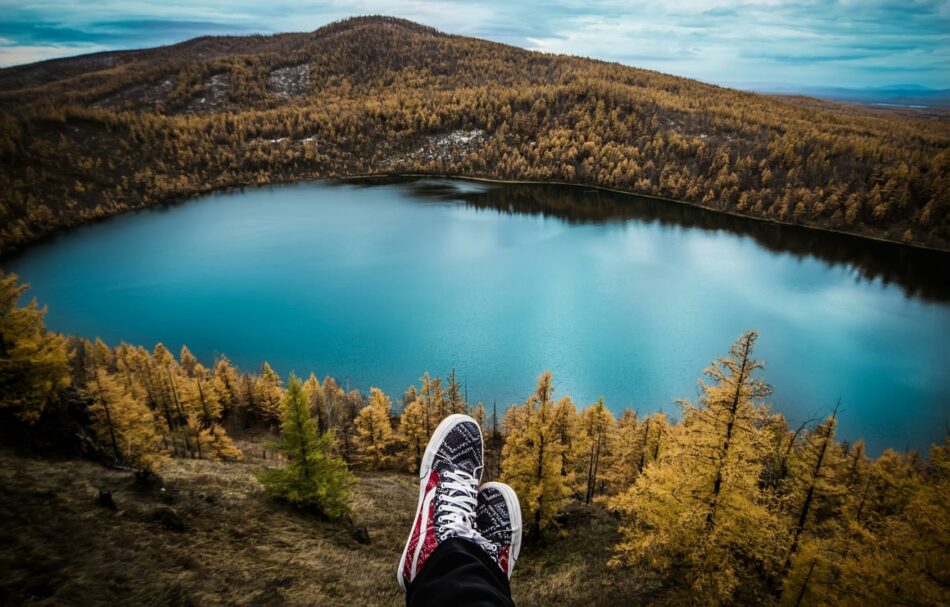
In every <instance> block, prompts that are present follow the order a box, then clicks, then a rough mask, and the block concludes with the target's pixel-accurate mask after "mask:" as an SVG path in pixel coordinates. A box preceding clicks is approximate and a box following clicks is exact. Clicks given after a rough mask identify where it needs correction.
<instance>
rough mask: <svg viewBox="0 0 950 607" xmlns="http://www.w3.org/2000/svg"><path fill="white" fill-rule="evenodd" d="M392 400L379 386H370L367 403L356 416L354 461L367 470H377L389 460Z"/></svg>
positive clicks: (391, 436)
mask: <svg viewBox="0 0 950 607" xmlns="http://www.w3.org/2000/svg"><path fill="white" fill-rule="evenodd" d="M391 409H392V402H391V401H390V400H389V397H388V396H386V395H385V394H383V391H382V390H380V389H379V388H370V396H369V404H368V405H366V406H365V407H363V408H362V409H361V410H360V412H359V414H357V416H356V421H355V422H354V423H355V426H356V437H355V442H356V458H355V459H356V461H357V462H358V463H359V464H360V465H361V466H363V467H364V468H366V469H367V470H379V469H381V468H383V467H384V466H385V465H386V464H387V463H388V462H389V457H390V454H389V451H390V450H391V447H392V445H393V442H394V440H395V439H394V437H393V429H392V425H391V422H390V410H391Z"/></svg>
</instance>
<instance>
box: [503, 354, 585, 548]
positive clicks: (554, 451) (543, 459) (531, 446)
mask: <svg viewBox="0 0 950 607" xmlns="http://www.w3.org/2000/svg"><path fill="white" fill-rule="evenodd" d="M553 392H554V388H553V386H552V385H551V373H550V371H546V372H545V373H543V374H541V376H540V377H539V378H538V386H537V388H536V390H535V392H534V394H532V395H531V396H530V397H529V398H528V400H526V401H525V402H524V404H522V405H519V406H514V407H512V408H511V409H510V410H509V411H508V414H507V415H506V416H505V426H506V428H507V435H508V436H507V439H506V441H505V446H504V448H503V449H502V464H501V467H502V472H501V478H502V480H503V481H504V482H506V483H508V484H509V485H511V487H512V488H513V489H514V490H515V492H516V493H517V494H518V500H519V501H520V502H521V512H522V516H523V517H524V520H525V521H530V523H529V524H530V528H529V532H530V533H532V534H534V535H535V536H537V535H540V533H541V531H542V529H544V528H546V527H549V526H551V525H552V524H553V523H554V517H555V516H556V515H557V513H558V511H559V510H560V509H561V508H562V506H563V505H564V504H565V502H566V501H567V499H568V497H569V496H570V493H571V489H570V487H571V484H572V477H571V475H565V474H563V467H564V460H563V453H564V451H565V446H564V444H563V443H562V442H561V440H560V438H561V437H560V433H559V428H558V426H557V421H558V420H556V419H555V416H554V404H553V402H552V399H551V395H552V394H553Z"/></svg>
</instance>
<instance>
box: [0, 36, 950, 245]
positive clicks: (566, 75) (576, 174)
mask: <svg viewBox="0 0 950 607" xmlns="http://www.w3.org/2000/svg"><path fill="white" fill-rule="evenodd" d="M398 172H435V173H452V174H461V175H468V176H483V177H493V178H506V179H525V180H552V181H568V182H574V183H586V184H597V185H602V186H607V187H612V188H618V189H622V190H629V191H633V192H637V193H641V194H649V195H656V196H661V197H666V198H672V199H676V200H683V201H688V202H692V203H696V204H700V205H703V206H707V207H711V208H715V209H719V210H724V211H729V212H733V213H738V214H745V215H750V216H755V217H764V218H768V219H773V220H780V221H785V222H793V223H801V224H806V225H813V226H819V227H824V228H830V229H835V230H841V231H847V232H853V233H858V234H863V235H868V236H875V237H880V238H886V239H891V240H896V241H904V242H911V243H917V244H924V245H929V246H933V247H937V248H941V249H948V248H950V229H948V226H950V221H948V209H950V120H936V119H929V120H927V119H914V118H908V117H902V116H898V115H896V114H892V113H888V112H886V111H875V110H869V109H863V108H859V107H857V106H848V105H839V104H831V103H812V102H808V101H807V100H804V101H803V100H796V99H782V98H776V97H767V96H760V95H756V94H752V93H745V92H740V91H735V90H729V89H724V88H719V87H716V86H711V85H707V84H702V83H699V82H696V81H692V80H687V79H683V78H676V77H672V76H667V75H663V74H659V73H656V72H651V71H646V70H640V69H635V68H631V67H625V66H621V65H617V64H610V63H604V62H600V61H593V60H589V59H581V58H575V57H566V56H555V55H548V54H542V53H536V52H529V51H525V50H522V49H518V48H514V47H510V46H505V45H501V44H496V43H492V42H487V41H482V40H475V39H471V38H463V37H458V36H450V35H445V34H442V33H440V32H437V31H435V30H433V29H431V28H428V27H424V26H421V25H417V24H414V23H410V22H407V21H403V20H399V19H393V18H384V17H367V18H355V19H349V20H346V21H343V22H339V23H335V24H331V25H328V26H326V27H323V28H321V29H319V30H317V31H315V32H312V33H305V34H280V35H275V36H248V37H204V38H198V39H195V40H191V41H188V42H184V43H181V44H177V45H173V46H168V47H163V48H157V49H147V50H140V51H126V52H111V53H99V54H94V55H86V56H82V57H75V58H69V59H62V60H55V61H47V62H43V63H37V64H33V65H27V66H20V67H14V68H9V69H5V70H0V201H2V209H0V250H10V249H13V248H16V247H18V246H20V245H23V244H25V243H28V242H30V241H32V240H34V239H36V238H39V237H42V236H44V235H46V234H49V233H51V232H54V231H56V230H59V229H63V228H66V227H69V226H72V225H75V224H77V223H81V222H85V221H89V220H93V219H95V218H100V217H105V216H109V215H114V214H116V213H121V212H123V211H126V210H129V209H135V208H141V207H143V206H148V205H152V204H156V203H162V202H167V201H172V200H176V199H180V198H183V197H187V196H191V195H194V194H197V193H201V192H206V191H209V190H212V189H216V188H221V187H227V186H236V185H246V184H257V183H268V182H275V181H287V180H296V179H306V178H317V177H329V176H343V175H356V174H367V173H398Z"/></svg>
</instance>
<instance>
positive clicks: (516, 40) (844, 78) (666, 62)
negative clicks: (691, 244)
mask: <svg viewBox="0 0 950 607" xmlns="http://www.w3.org/2000/svg"><path fill="white" fill-rule="evenodd" d="M0 12H2V14H3V15H4V18H3V19H2V20H0V67H3V68H6V67H14V66H18V65H24V64H29V63H34V62H38V61H44V60H51V59H61V58H66V57H70V56H76V55H82V54H88V53H95V52H108V51H123V50H138V49H144V48H152V47H157V46H165V45H169V44H176V43H179V42H184V41H186V40H190V39H193V38H196V37H200V36H206V35H211V36H213V35H237V36H241V35H254V34H261V35H271V34H277V33H285V32H286V33H298V32H301V33H302V32H309V31H313V30H316V29H319V28H320V27H323V26H325V25H327V24H329V23H332V22H336V21H341V20H344V19H346V18H349V17H353V16H361V15H369V14H378V15H387V16H394V17H398V18H402V19H407V20H409V21H413V22H417V23H421V24H424V25H428V26H432V27H434V28H436V29H438V30H439V31H442V32H445V33H447V34H455V35H461V36H468V37H473V38H481V39H485V40H490V41H494V42H500V43H504V44H510V45H513V46H517V47H520V48H524V49H527V50H533V51H541V52H549V53H556V54H567V55H575V56H581V57H588V58H591V59H597V60H603V61H610V62H616V63H621V64H624V65H628V66H631V67H638V68H643V69H649V70H655V71H659V72H663V73H667V74H672V75H675V76H681V77H685V78H691V79H696V80H700V81H702V82H707V83H710V84H716V85H720V86H727V87H731V88H739V89H746V90H757V89H760V90H768V89H775V88H782V89H788V91H789V92H795V91H805V90H808V89H820V88H829V87H831V88H837V89H851V90H856V91H858V90H879V89H882V88H886V87H890V88H902V89H909V88H915V87H920V88H921V89H928V90H930V91H933V90H938V91H939V90H946V89H950V34H947V32H950V0H922V1H921V2H916V3H914V4H913V5H912V6H907V5H906V3H900V2H894V1H891V0H874V1H872V2H861V3H858V2H854V1H852V0H809V1H808V2H805V3H790V2H785V1H782V0H710V1H708V2H700V1H698V0H684V1H682V2H674V3H661V2H656V1H654V0H638V1H635V2H630V3H624V4H617V3H613V2H609V1H606V0H605V1H599V2H598V1H594V2H590V3H586V4H585V5H584V6H582V7H581V6H578V5H576V4H575V3H572V2H568V1H566V0H565V1H564V2H559V3H553V4H545V5H544V6H540V5H537V4H534V3H530V2H529V3H520V4H517V5H514V4H505V3H502V2H500V0H493V1H491V2H488V3H481V4H477V5H476V4H470V3H464V2H453V1H451V0H436V1H434V2H427V3H417V2H413V1H410V0H397V1H386V0H355V1H353V2H347V3H344V2H341V1H339V0H331V1H330V2H326V3H321V4H318V5H316V4H309V3H298V2H292V1H290V0H274V1H273V2H270V3H267V4H266V5H264V6H262V5H260V4H258V3H252V2H248V1H247V0H235V1H232V2H225V1H224V0H205V1H204V2H202V3H200V4H197V3H188V2H181V1H180V0H170V1H169V2H165V3H161V4H158V3H149V2H145V3H138V4H135V5H133V6H132V7H131V8H130V7H128V6H127V5H125V4H119V3H118V2H116V0H94V1H92V2H88V3H82V4H81V5H78V6H77V5H73V4H71V3H65V4H63V3H60V2H56V1H40V2H38V3H35V4H31V5H29V6H25V7H24V6H21V5H20V4H17V3H14V2H13V1H11V0H0ZM264 24H266V25H264Z"/></svg>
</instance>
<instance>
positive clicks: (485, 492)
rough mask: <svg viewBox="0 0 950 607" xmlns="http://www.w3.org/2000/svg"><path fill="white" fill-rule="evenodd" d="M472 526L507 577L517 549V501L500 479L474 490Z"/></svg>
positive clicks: (519, 547)
mask: <svg viewBox="0 0 950 607" xmlns="http://www.w3.org/2000/svg"><path fill="white" fill-rule="evenodd" d="M475 528H476V529H478V532H479V533H480V534H481V535H482V537H483V538H485V539H486V540H488V542H489V543H490V544H491V548H490V549H487V550H486V552H488V554H489V555H491V557H492V558H494V559H495V562H496V563H498V566H499V567H501V570H502V571H504V572H505V575H507V576H508V579H511V572H512V571H513V570H514V568H515V561H516V560H518V554H519V553H520V552H521V505H520V504H519V503H518V496H517V495H515V491H514V489H512V488H511V487H509V486H508V485H506V484H504V483H485V484H484V485H482V488H481V489H479V491H478V506H477V507H476V509H475Z"/></svg>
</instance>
